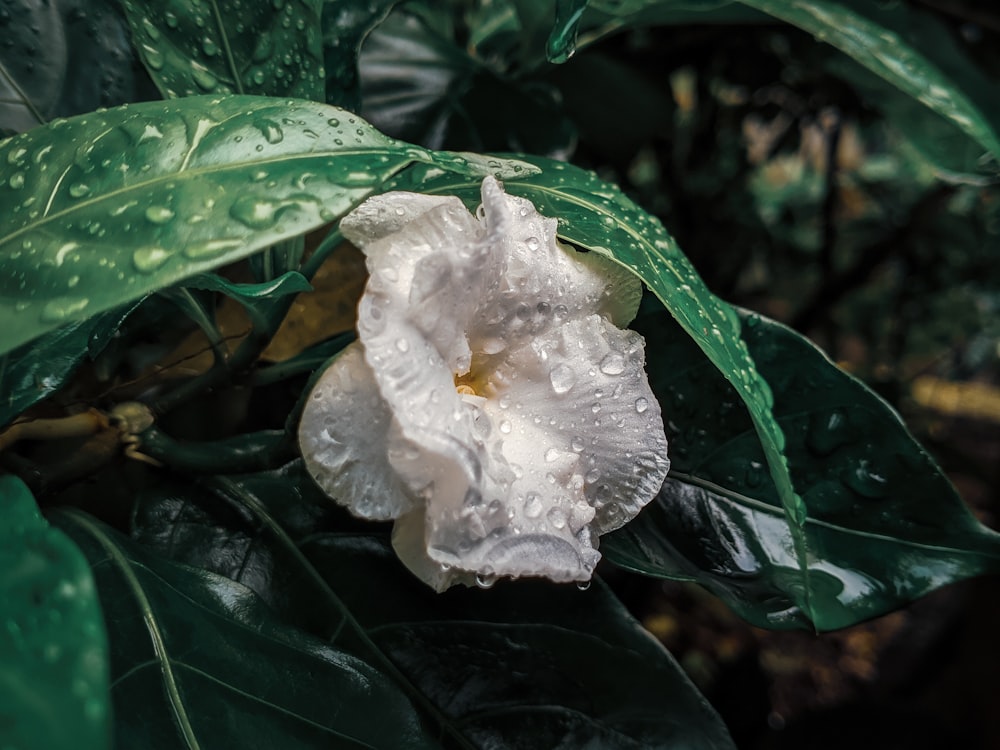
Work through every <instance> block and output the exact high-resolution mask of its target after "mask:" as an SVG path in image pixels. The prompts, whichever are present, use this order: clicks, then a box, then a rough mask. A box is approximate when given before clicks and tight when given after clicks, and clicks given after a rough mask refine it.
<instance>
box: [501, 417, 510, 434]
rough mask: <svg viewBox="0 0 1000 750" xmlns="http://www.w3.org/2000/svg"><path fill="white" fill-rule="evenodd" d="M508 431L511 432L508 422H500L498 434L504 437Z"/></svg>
mask: <svg viewBox="0 0 1000 750" xmlns="http://www.w3.org/2000/svg"><path fill="white" fill-rule="evenodd" d="M510 430H511V427H510V422H508V421H507V420H506V419H504V420H503V421H501V422H500V432H502V433H503V434H504V435H509V434H510Z"/></svg>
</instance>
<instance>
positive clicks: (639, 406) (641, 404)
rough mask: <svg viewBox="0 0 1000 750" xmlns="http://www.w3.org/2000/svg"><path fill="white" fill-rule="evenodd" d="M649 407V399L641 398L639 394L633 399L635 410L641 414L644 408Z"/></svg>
mask: <svg viewBox="0 0 1000 750" xmlns="http://www.w3.org/2000/svg"><path fill="white" fill-rule="evenodd" d="M648 408H649V401H647V400H646V399H644V398H642V397H641V396H640V397H639V398H637V399H636V400H635V410H636V411H637V412H639V413H640V414H642V413H643V412H644V411H646V409H648Z"/></svg>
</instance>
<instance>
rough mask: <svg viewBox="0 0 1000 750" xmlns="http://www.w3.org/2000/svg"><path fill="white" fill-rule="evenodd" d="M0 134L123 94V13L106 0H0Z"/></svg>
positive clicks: (126, 54)
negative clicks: (52, 0)
mask: <svg viewBox="0 0 1000 750" xmlns="http://www.w3.org/2000/svg"><path fill="white" fill-rule="evenodd" d="M0 38H3V40H4V43H3V44H0V135H3V134H6V133H19V132H23V131H25V130H29V129H30V128H33V127H36V126H38V125H43V124H45V123H46V122H48V121H49V120H50V119H51V118H53V117H59V116H67V115H75V114H78V113H80V112H88V111H90V110H93V109H96V108H98V107H110V106H114V105H117V104H121V103H122V102H125V101H130V100H131V99H133V97H134V96H135V94H136V91H135V84H136V81H135V77H134V75H133V72H132V69H131V65H130V62H131V60H132V56H133V52H132V49H131V46H130V45H129V41H128V37H127V32H126V28H125V22H124V19H123V18H122V17H121V13H120V11H119V10H118V8H117V5H116V4H115V3H114V2H113V0H62V1H61V2H52V3H38V2H33V1H32V0H0Z"/></svg>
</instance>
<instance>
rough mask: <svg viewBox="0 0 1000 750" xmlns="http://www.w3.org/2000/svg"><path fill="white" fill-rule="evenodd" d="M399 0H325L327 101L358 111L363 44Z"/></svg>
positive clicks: (324, 56) (324, 34)
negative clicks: (360, 1)
mask: <svg viewBox="0 0 1000 750" xmlns="http://www.w3.org/2000/svg"><path fill="white" fill-rule="evenodd" d="M399 2H400V0H376V2H368V3H359V2H356V0H324V2H323V62H324V65H325V68H326V101H327V103H328V104H335V105H336V106H338V107H344V108H346V109H350V110H355V111H357V108H358V105H359V104H360V101H361V93H360V86H359V81H358V53H359V52H360V50H361V43H362V42H363V41H364V39H365V37H366V36H368V34H369V32H371V30H372V29H374V28H375V27H377V26H378V25H379V24H380V23H381V22H382V21H383V20H385V17H386V15H387V14H388V13H389V11H390V10H392V7H393V6H394V5H397V4H398V3H399Z"/></svg>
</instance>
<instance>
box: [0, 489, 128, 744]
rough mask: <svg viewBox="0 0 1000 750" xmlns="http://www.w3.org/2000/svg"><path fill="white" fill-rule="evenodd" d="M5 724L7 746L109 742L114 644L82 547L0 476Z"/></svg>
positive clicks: (0, 658)
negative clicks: (110, 651) (109, 661)
mask: <svg viewBox="0 0 1000 750" xmlns="http://www.w3.org/2000/svg"><path fill="white" fill-rule="evenodd" d="M0 517H2V518H3V523H2V524H0V620H2V621H3V622H4V623H5V627H4V637H3V638H0V727H2V736H3V741H4V744H5V745H9V746H11V747H31V748H38V750H70V748H79V749H80V750H107V748H110V747H111V722H110V718H111V714H110V706H109V702H108V698H107V693H108V666H107V653H108V644H107V637H106V635H105V631H104V624H103V618H102V616H101V609H100V606H99V605H98V601H97V594H96V592H95V590H94V581H93V578H92V577H91V574H90V569H89V567H88V566H87V561H86V559H84V557H83V555H82V554H81V553H80V550H79V549H77V548H76V546H75V545H74V544H73V543H72V542H71V541H70V540H69V539H67V537H66V536H65V535H64V534H62V533H61V532H60V531H58V530H57V529H53V528H52V527H50V526H49V525H48V524H47V523H46V522H45V520H44V519H43V518H42V516H41V513H39V510H38V506H37V505H36V504H35V500H34V498H33V497H32V496H31V493H30V491H29V490H28V488H27V487H26V486H25V485H24V483H23V482H21V480H19V479H17V478H16V477H13V476H2V477H0Z"/></svg>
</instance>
